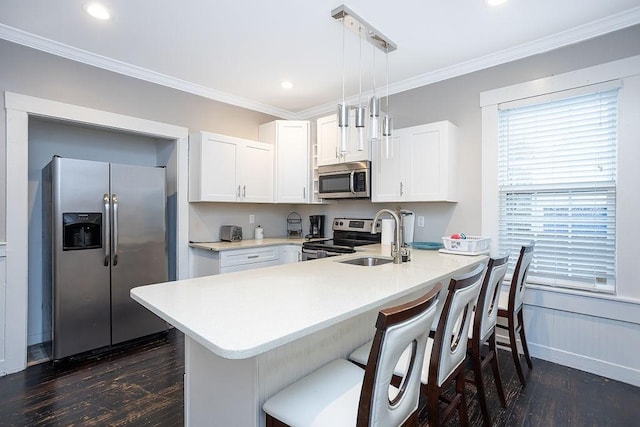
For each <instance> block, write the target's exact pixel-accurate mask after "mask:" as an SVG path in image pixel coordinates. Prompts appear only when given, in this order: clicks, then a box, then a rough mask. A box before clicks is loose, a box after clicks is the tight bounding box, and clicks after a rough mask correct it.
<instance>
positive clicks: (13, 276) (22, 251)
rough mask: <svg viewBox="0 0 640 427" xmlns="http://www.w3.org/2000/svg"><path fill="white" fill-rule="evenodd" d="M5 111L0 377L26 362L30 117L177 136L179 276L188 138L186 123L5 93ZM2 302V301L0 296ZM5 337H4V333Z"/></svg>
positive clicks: (183, 257) (184, 256)
mask: <svg viewBox="0 0 640 427" xmlns="http://www.w3.org/2000/svg"><path fill="white" fill-rule="evenodd" d="M4 98H5V109H6V122H5V123H6V164H7V179H6V206H7V218H6V220H7V224H6V227H7V236H6V237H7V238H6V242H7V247H6V248H7V252H6V255H7V256H6V267H7V276H6V278H7V282H6V294H5V296H6V298H5V300H4V303H5V308H6V311H5V315H6V318H5V320H6V325H7V328H6V329H5V330H4V331H0V342H2V341H4V344H5V346H4V347H5V355H4V358H3V357H2V355H0V375H5V374H9V373H12V372H17V371H21V370H23V369H25V368H26V366H27V305H28V300H27V290H28V281H27V272H28V245H27V240H28V230H29V223H28V221H29V212H28V201H27V195H28V191H27V190H28V188H27V184H28V181H27V174H28V158H29V152H28V146H29V135H28V129H29V116H37V117H47V118H52V119H56V120H62V121H68V122H73V123H81V124H87V125H91V126H96V127H102V128H107V129H114V130H121V131H127V132H134V133H138V134H141V135H146V136H152V137H157V138H165V139H170V140H175V142H176V157H177V159H176V160H177V171H176V174H177V176H176V181H177V182H176V183H175V185H176V191H177V242H176V244H177V247H176V254H177V265H176V275H177V277H178V278H179V279H181V278H186V277H187V275H188V265H189V263H188V251H187V250H188V238H189V236H188V226H189V220H188V203H187V183H188V136H189V130H188V129H187V128H185V127H181V126H175V125H171V124H166V123H160V122H154V121H151V120H146V119H140V118H136V117H130V116H125V115H122V114H116V113H111V112H107V111H101V110H95V109H92V108H87V107H80V106H77V105H71V104H66V103H62V102H57V101H51V100H48V99H42V98H35V97H32V96H26V95H21V94H17V93H11V92H5V97H4ZM0 302H1V300H0ZM2 335H5V336H2Z"/></svg>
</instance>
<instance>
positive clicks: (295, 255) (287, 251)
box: [280, 245, 302, 264]
mask: <svg viewBox="0 0 640 427" xmlns="http://www.w3.org/2000/svg"><path fill="white" fill-rule="evenodd" d="M301 260H302V247H301V246H299V245H285V246H281V247H280V262H281V263H282V264H292V263H295V262H299V261H301Z"/></svg>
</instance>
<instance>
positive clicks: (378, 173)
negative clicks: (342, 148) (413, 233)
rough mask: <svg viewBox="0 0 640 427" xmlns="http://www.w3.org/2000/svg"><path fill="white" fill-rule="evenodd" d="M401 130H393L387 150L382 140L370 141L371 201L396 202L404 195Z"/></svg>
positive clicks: (402, 198)
mask: <svg viewBox="0 0 640 427" xmlns="http://www.w3.org/2000/svg"><path fill="white" fill-rule="evenodd" d="M400 133H401V132H399V131H395V132H394V133H393V135H392V137H391V141H390V142H391V143H390V144H389V149H388V150H387V145H386V143H385V142H384V140H378V141H374V142H372V143H371V147H372V151H373V161H372V162H371V169H372V170H371V201H372V202H397V201H403V200H404V197H405V192H406V189H405V185H406V184H405V182H404V170H403V169H404V168H403V166H404V165H403V157H402V154H403V153H402V148H403V147H402V145H401V144H402V141H401V135H400Z"/></svg>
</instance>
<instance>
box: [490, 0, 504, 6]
mask: <svg viewBox="0 0 640 427" xmlns="http://www.w3.org/2000/svg"><path fill="white" fill-rule="evenodd" d="M506 2H507V0H485V3H486V4H487V5H489V6H500V5H501V4H503V3H506Z"/></svg>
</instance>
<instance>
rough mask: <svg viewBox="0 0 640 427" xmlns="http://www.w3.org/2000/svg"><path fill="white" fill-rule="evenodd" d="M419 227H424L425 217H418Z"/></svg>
mask: <svg viewBox="0 0 640 427" xmlns="http://www.w3.org/2000/svg"><path fill="white" fill-rule="evenodd" d="M418 227H424V217H423V216H419V217H418Z"/></svg>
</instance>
